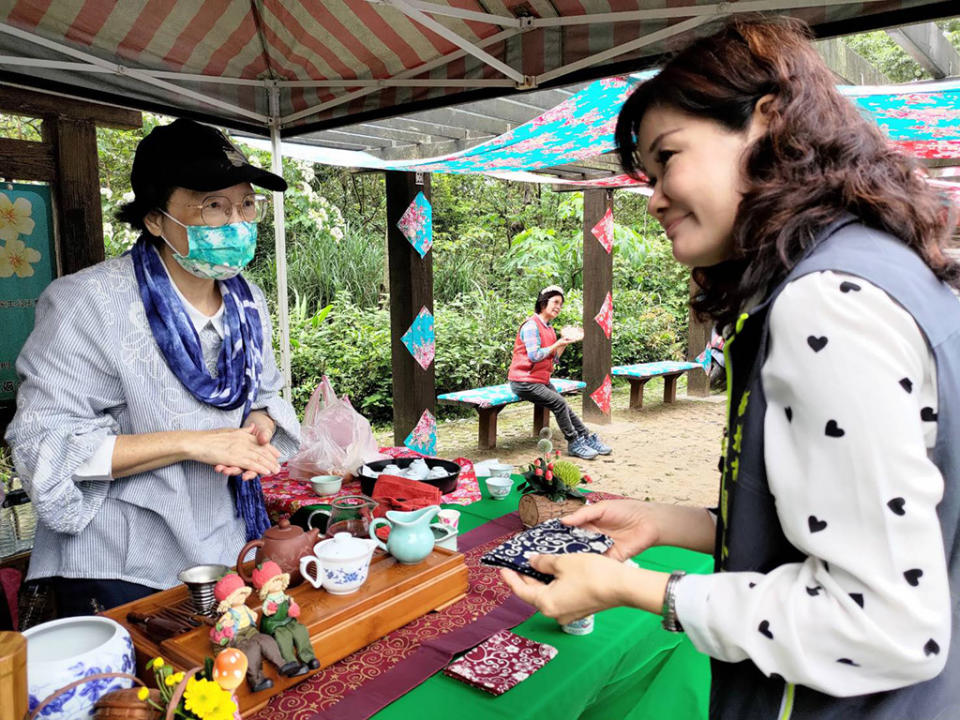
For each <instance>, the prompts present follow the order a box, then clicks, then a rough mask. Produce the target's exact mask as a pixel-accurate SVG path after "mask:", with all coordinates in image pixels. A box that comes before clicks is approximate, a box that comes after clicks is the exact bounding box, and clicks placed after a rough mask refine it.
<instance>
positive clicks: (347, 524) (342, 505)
mask: <svg viewBox="0 0 960 720" xmlns="http://www.w3.org/2000/svg"><path fill="white" fill-rule="evenodd" d="M375 507H377V501H376V500H374V499H373V498H369V497H367V496H366V495H344V496H343V497H338V498H336V499H335V500H332V501H331V502H330V509H329V510H314V511H313V512H312V513H310V515H309V516H308V517H307V526H308V527H313V518H314V517H315V516H317V515H326V516H327V532H326V537H328V538H332V537H333V536H334V535H336V534H337V533H338V532H346V533H350V534H351V535H353V536H354V537H359V538H369V537H370V523H371V521H372V520H373V510H374V508H375Z"/></svg>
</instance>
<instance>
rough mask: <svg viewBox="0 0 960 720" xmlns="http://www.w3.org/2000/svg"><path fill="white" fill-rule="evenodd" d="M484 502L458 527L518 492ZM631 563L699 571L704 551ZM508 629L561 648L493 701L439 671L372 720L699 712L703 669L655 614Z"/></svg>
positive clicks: (505, 504)
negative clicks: (585, 631) (565, 627)
mask: <svg viewBox="0 0 960 720" xmlns="http://www.w3.org/2000/svg"><path fill="white" fill-rule="evenodd" d="M480 487H481V490H483V492H484V499H483V500H481V501H480V502H477V503H474V504H473V505H469V506H459V505H448V506H445V507H450V508H452V509H455V510H459V511H460V514H461V515H460V532H461V534H462V533H466V532H468V531H469V530H472V529H473V528H475V527H477V526H479V525H482V524H483V523H485V522H486V521H487V520H491V519H493V518H496V517H500V516H502V515H505V514H506V513H509V512H512V511H514V510H516V509H517V502H518V501H519V498H520V496H519V493H517V492H516V490H514V491H513V492H512V493H511V494H510V496H509V497H507V498H506V499H505V500H500V501H495V500H491V499H489V495H488V494H487V492H486V486H485V484H484V481H483V479H482V478H481V479H480ZM637 562H638V563H639V564H640V565H641V566H643V567H647V568H651V569H654V570H665V571H668V572H669V571H671V570H674V569H677V568H682V569H685V570H687V571H688V572H695V573H706V572H710V571H711V570H712V567H713V561H712V559H711V558H710V557H708V556H707V555H703V554H701V553H695V552H691V551H688V550H680V549H677V548H653V549H651V550H648V551H647V552H645V553H643V554H642V555H640V556H638V557H637ZM514 632H516V633H517V634H519V635H523V636H524V637H528V638H531V639H533V640H537V641H540V642H544V643H548V644H550V645H553V646H554V647H556V648H557V650H558V651H559V652H558V653H557V656H556V658H554V659H553V660H551V661H550V662H549V663H548V664H547V665H546V666H545V667H544V668H543V669H541V670H539V671H538V672H536V673H534V674H533V675H531V676H530V677H529V678H528V679H527V680H525V681H524V682H522V683H520V684H519V685H517V686H516V687H514V688H513V689H512V690H510V691H509V692H507V693H506V694H504V695H502V696H500V697H493V696H491V695H487V694H486V693H484V692H482V691H480V690H477V689H475V688H472V687H469V686H467V685H465V684H463V683H461V682H459V681H457V680H453V679H452V678H448V677H447V676H446V675H443V674H442V673H438V674H436V675H434V676H433V677H431V678H430V679H429V680H427V681H426V682H425V683H423V684H422V685H420V686H419V687H417V688H415V689H414V690H411V691H410V692H409V693H407V694H406V695H404V696H403V697H401V698H400V699H399V700H396V701H395V702H393V703H391V704H390V705H388V706H387V707H386V708H384V709H383V710H381V711H380V712H379V713H377V714H376V715H374V718H376V719H377V720H410V718H416V720H434V719H435V720H473V718H484V719H486V718H509V720H519V719H520V718H550V720H564V719H565V718H583V719H585V720H621V719H626V718H637V719H639V718H657V717H662V716H664V715H666V716H669V718H670V720H688V719H691V720H693V719H697V718H706V716H707V703H708V698H709V686H710V666H709V662H708V659H707V657H706V656H705V655H702V654H700V653H699V652H697V650H696V649H695V648H694V647H693V645H692V644H691V643H690V641H689V640H688V639H687V637H686V636H685V635H683V634H674V633H668V632H666V631H664V630H663V629H661V628H660V618H659V617H656V616H654V615H651V614H649V613H645V612H643V611H640V610H628V609H625V608H615V609H612V610H607V611H605V612H602V613H598V614H597V616H596V619H595V629H594V631H593V633H591V634H590V635H585V636H572V635H567V634H566V633H564V632H562V631H561V630H560V628H559V626H558V625H557V623H556V621H554V620H550V619H548V618H545V617H544V616H542V615H540V614H539V613H537V614H536V615H534V616H533V617H532V618H530V619H529V620H527V621H526V622H524V623H522V624H520V625H518V626H517V627H516V628H515V629H514Z"/></svg>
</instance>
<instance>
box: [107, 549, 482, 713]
mask: <svg viewBox="0 0 960 720" xmlns="http://www.w3.org/2000/svg"><path fill="white" fill-rule="evenodd" d="M467 585H468V582H467V566H466V565H465V564H464V561H463V555H462V554H460V553H457V552H453V551H451V550H446V549H444V548H435V549H434V551H433V552H432V553H431V554H430V555H429V556H428V557H427V558H426V559H425V560H423V561H422V562H420V563H417V564H416V565H402V564H401V563H398V562H397V561H396V560H395V559H394V558H393V557H392V556H390V555H387V554H385V553H384V552H383V551H381V550H377V551H376V552H375V553H374V556H373V560H372V561H371V563H370V574H369V576H368V578H367V581H366V582H365V583H364V584H363V585H362V586H361V587H360V589H359V590H357V591H356V592H355V593H353V594H351V595H331V594H330V593H328V592H327V591H326V590H317V589H315V588H314V587H313V586H312V585H310V584H309V583H307V582H303V583H301V584H300V585H298V586H297V587H295V588H290V589H289V590H288V591H287V592H288V593H289V594H291V595H293V597H294V598H295V599H296V601H297V604H299V605H300V610H301V614H300V618H299V620H300V622H301V623H303V624H304V625H306V626H307V629H308V630H309V631H310V639H311V641H312V643H313V649H314V652H316V654H317V658H318V659H319V660H320V667H321V668H322V667H326V666H327V665H331V664H333V663H335V662H337V661H338V660H340V659H341V658H344V657H346V656H347V655H349V654H350V653H352V652H355V651H357V650H359V649H361V648H363V647H366V646H367V645H369V644H370V643H372V642H373V641H375V640H378V639H379V638H381V637H383V636H384V635H386V634H387V633H389V632H391V631H393V630H396V629H397V628H399V627H402V626H404V625H406V624H407V623H409V622H411V621H413V620H415V619H417V618H418V617H420V616H422V615H426V614H427V613H428V612H430V611H431V610H440V609H442V608H444V607H446V606H448V605H451V604H452V603H454V602H456V601H457V600H459V599H460V598H462V597H463V596H464V595H466V592H467ZM189 603H190V600H189V594H188V592H187V588H186V586H184V585H178V586H177V587H174V588H171V589H170V590H164V591H161V592H158V593H154V594H153V595H149V596H147V597H145V598H142V599H140V600H136V601H134V602H131V603H127V604H126V605H120V606H118V607H115V608H112V609H111V610H107V611H106V612H104V613H102V614H103V615H105V616H107V617H109V618H111V619H113V620H116V621H117V622H118V623H120V624H121V625H123V626H124V627H125V628H127V630H128V631H129V632H130V637H131V638H133V645H134V648H135V649H136V653H137V671H138V674H139V676H140V678H141V679H142V680H144V681H145V682H147V683H148V684H151V685H152V684H154V678H153V672H152V671H150V670H147V669H146V664H147V662H148V661H149V660H151V659H152V658H154V657H156V656H157V655H160V656H161V657H163V658H164V659H165V660H166V661H167V662H169V663H170V664H171V665H173V666H175V667H176V668H177V669H179V670H188V669H189V668H191V667H194V666H196V665H203V661H204V658H206V657H210V656H212V655H213V649H214V648H213V646H212V645H211V643H210V637H209V632H210V627H209V626H207V625H201V626H199V627H196V628H194V629H192V630H190V631H188V632H186V633H183V634H181V635H177V636H175V637H172V638H170V639H168V640H164V641H162V642H160V643H157V642H154V641H153V640H152V639H151V638H149V637H148V636H147V635H146V633H145V632H144V629H143V626H142V625H139V624H136V623H130V622H128V621H127V613H129V612H138V613H144V614H147V615H150V614H153V613H154V612H156V611H157V610H160V609H161V608H164V607H189ZM247 604H248V605H249V606H250V607H251V608H253V609H255V610H256V611H257V613H258V616H259V615H260V614H261V613H260V604H261V602H260V600H259V598H258V597H257V593H256V591H254V592H253V594H251V596H250V599H249V600H248V601H247ZM264 673H266V675H267V676H268V677H270V678H271V679H272V680H273V683H274V684H273V687H272V688H271V689H269V690H263V691H261V692H258V693H256V694H254V693H251V692H250V689H249V687H248V686H247V683H246V682H244V683H243V684H242V685H240V687H239V688H237V691H236V697H237V703H238V705H239V707H240V712H241V713H244V714H246V713H249V712H251V711H253V710H257V709H259V708H261V707H263V706H264V705H265V704H266V702H267V701H268V700H269V699H270V698H271V697H273V696H274V695H277V694H278V693H281V692H283V691H284V690H286V689H287V688H289V687H291V686H293V685H296V684H297V683H299V682H301V681H302V680H304V679H306V678H308V677H310V675H312V674H313V673H308V674H306V675H301V676H300V677H295V678H286V677H282V676H278V675H277V672H276V668H275V667H273V665H272V664H270V663H269V662H267V661H264Z"/></svg>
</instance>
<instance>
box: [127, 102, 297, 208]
mask: <svg viewBox="0 0 960 720" xmlns="http://www.w3.org/2000/svg"><path fill="white" fill-rule="evenodd" d="M243 182H248V183H251V184H252V185H257V186H258V187H262V188H266V189H267V190H276V191H278V192H283V191H284V190H286V189H287V182H286V180H284V179H283V178H282V177H280V176H279V175H275V174H274V173H272V172H269V171H268V170H264V169H263V168H258V167H256V166H255V165H251V164H250V163H249V162H247V158H246V156H245V155H244V154H243V153H242V152H241V151H240V150H239V149H237V147H236V146H235V145H234V144H233V143H231V142H230V140H228V139H227V137H226V136H225V135H224V134H223V133H222V132H220V131H219V130H217V129H216V128H212V127H209V126H208V125H201V124H200V123H198V122H194V121H193V120H185V119H180V120H174V121H173V122H172V123H170V124H169V125H158V126H157V127H155V128H154V129H153V130H151V131H150V134H149V135H147V136H146V137H145V138H144V139H143V140H141V141H140V143H139V144H138V145H137V152H136V155H135V156H134V158H133V171H132V172H131V173H130V185H131V186H132V187H133V193H134V195H136V196H137V197H138V198H144V199H145V198H146V197H150V196H151V195H152V194H153V192H154V191H155V189H156V188H162V187H182V188H186V189H188V190H199V191H201V192H205V191H209V190H222V189H223V188H228V187H230V186H232V185H236V184H238V183H243Z"/></svg>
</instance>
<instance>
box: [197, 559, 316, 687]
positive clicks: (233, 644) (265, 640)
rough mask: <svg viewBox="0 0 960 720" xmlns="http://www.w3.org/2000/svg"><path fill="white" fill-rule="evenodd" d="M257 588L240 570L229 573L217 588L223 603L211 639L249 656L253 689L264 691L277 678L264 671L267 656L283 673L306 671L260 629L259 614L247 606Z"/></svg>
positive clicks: (290, 675)
mask: <svg viewBox="0 0 960 720" xmlns="http://www.w3.org/2000/svg"><path fill="white" fill-rule="evenodd" d="M252 592H253V590H251V588H250V587H249V586H248V585H246V584H245V583H244V582H243V579H242V578H241V577H240V576H239V575H237V574H236V573H233V572H231V573H227V574H226V575H224V576H223V577H222V578H220V580H218V581H217V584H216V585H215V586H214V588H213V594H214V596H215V597H216V598H217V600H218V601H219V602H220V604H219V605H218V606H217V613H219V615H220V619H219V620H217V623H216V625H214V626H213V628H211V629H210V641H211V642H212V643H213V644H214V646H215V647H217V648H218V649H221V652H222V649H224V648H236V649H237V650H240V651H241V652H242V653H243V654H244V655H245V656H246V659H247V671H246V674H247V682H248V683H249V685H250V690H251V692H260V691H261V690H267V689H268V688H272V687H273V680H271V679H270V678H268V677H266V676H265V675H264V674H263V660H262V658H266V659H267V660H269V661H270V662H272V663H273V664H274V665H276V666H277V669H278V670H279V671H280V673H281V674H282V675H286V676H288V677H292V676H294V675H300V674H302V672H304V671H303V670H302V669H301V668H300V663H298V662H287V661H286V660H284V659H283V655H282V654H281V653H280V648H279V647H278V646H277V641H276V640H274V639H273V638H272V637H270V636H269V635H267V634H265V633H262V632H260V631H259V630H258V629H257V613H256V611H255V610H252V609H250V608H248V607H247V605H246V601H247V598H248V597H250V593H252Z"/></svg>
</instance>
